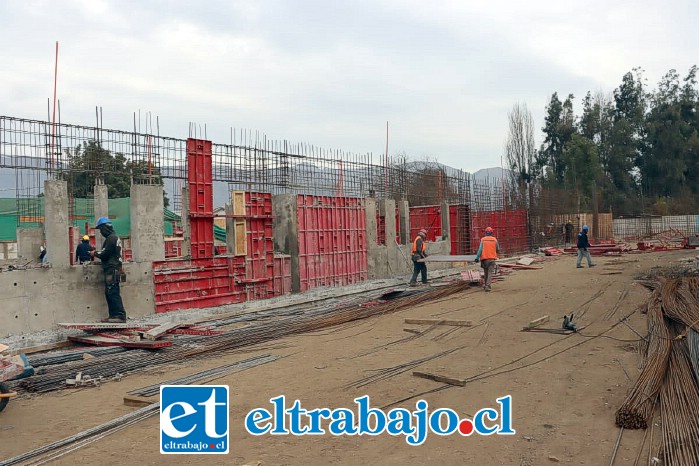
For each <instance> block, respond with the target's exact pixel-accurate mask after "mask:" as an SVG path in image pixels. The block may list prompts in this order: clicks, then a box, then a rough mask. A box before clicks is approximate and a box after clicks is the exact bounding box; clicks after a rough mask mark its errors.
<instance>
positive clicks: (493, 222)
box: [469, 209, 529, 254]
mask: <svg viewBox="0 0 699 466" xmlns="http://www.w3.org/2000/svg"><path fill="white" fill-rule="evenodd" d="M469 217H470V235H471V252H472V253H475V252H476V251H478V246H479V245H480V239H481V238H482V237H483V235H485V229H486V228H487V227H492V228H493V230H494V235H495V236H496V237H497V239H498V242H499V243H500V248H501V249H502V251H503V252H504V253H505V254H515V253H519V252H528V251H529V230H528V217H527V211H526V210H524V209H521V210H507V211H504V210H495V211H484V212H471V213H470V215H469Z"/></svg>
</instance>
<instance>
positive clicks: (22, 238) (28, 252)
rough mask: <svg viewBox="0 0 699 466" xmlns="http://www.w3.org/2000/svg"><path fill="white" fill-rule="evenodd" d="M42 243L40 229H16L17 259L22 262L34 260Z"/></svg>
mask: <svg viewBox="0 0 699 466" xmlns="http://www.w3.org/2000/svg"><path fill="white" fill-rule="evenodd" d="M43 242H44V232H43V231H41V228H17V258H18V259H20V260H22V261H29V260H36V258H37V257H39V248H40V247H41V245H42V244H43Z"/></svg>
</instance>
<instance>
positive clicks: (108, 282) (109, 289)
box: [104, 267, 126, 320]
mask: <svg viewBox="0 0 699 466" xmlns="http://www.w3.org/2000/svg"><path fill="white" fill-rule="evenodd" d="M120 272H121V270H120V269H119V268H116V267H108V268H106V269H104V296H105V297H106V298H107V307H108V308H109V317H114V318H117V319H124V320H126V310H124V303H123V302H122V301H121V290H120V288H119V274H120Z"/></svg>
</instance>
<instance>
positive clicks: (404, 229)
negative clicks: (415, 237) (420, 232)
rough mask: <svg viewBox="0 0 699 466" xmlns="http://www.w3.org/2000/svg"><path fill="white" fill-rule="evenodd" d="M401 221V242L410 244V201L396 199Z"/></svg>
mask: <svg viewBox="0 0 699 466" xmlns="http://www.w3.org/2000/svg"><path fill="white" fill-rule="evenodd" d="M396 205H397V206H398V219H399V221H400V244H410V243H411V242H412V238H410V206H409V205H408V201H396Z"/></svg>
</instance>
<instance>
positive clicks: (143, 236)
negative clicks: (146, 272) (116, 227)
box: [117, 184, 165, 262]
mask: <svg viewBox="0 0 699 466" xmlns="http://www.w3.org/2000/svg"><path fill="white" fill-rule="evenodd" d="M163 212H164V206H163V187H162V186H159V185H147V184H133V185H131V249H132V250H133V257H134V261H135V262H153V261H162V260H165V238H164V237H163V235H164V230H165V226H164V225H163ZM119 233H120V232H118V231H117V234H119ZM122 234H123V233H122Z"/></svg>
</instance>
